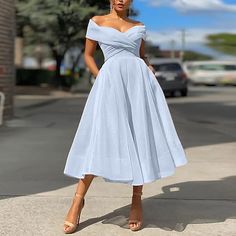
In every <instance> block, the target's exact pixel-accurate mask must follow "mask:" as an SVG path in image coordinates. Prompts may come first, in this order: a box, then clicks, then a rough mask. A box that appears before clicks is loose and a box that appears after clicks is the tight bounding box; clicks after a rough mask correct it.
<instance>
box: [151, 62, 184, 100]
mask: <svg viewBox="0 0 236 236" xmlns="http://www.w3.org/2000/svg"><path fill="white" fill-rule="evenodd" d="M149 62H150V64H151V65H152V66H153V67H154V69H155V71H156V72H155V76H156V78H157V80H158V82H159V84H160V86H161V88H162V90H163V92H164V93H165V94H166V93H170V94H171V96H175V93H176V91H178V92H180V94H181V96H187V93H188V78H187V75H186V73H185V72H184V69H183V67H182V63H181V60H179V59H173V58H166V59H162V58H161V59H159V58H152V59H150V61H149Z"/></svg>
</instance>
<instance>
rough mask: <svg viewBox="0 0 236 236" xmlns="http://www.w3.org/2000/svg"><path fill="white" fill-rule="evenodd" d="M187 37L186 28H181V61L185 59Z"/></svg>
mask: <svg viewBox="0 0 236 236" xmlns="http://www.w3.org/2000/svg"><path fill="white" fill-rule="evenodd" d="M185 37H186V32H185V29H182V30H181V42H182V47H181V52H180V59H181V61H183V59H184V52H185Z"/></svg>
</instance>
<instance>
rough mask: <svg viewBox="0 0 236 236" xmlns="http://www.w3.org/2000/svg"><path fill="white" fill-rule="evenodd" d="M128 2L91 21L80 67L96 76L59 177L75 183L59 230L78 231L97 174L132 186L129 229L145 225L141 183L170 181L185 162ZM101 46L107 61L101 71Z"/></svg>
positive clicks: (117, 0) (121, 0)
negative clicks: (97, 57) (98, 51)
mask: <svg viewBox="0 0 236 236" xmlns="http://www.w3.org/2000/svg"><path fill="white" fill-rule="evenodd" d="M130 4H131V0H112V1H111V12H110V13H109V14H107V15H103V16H94V17H93V18H91V19H90V20H89V23H88V28H87V33H86V43H85V55H84V58H85V63H86V65H87V66H88V68H89V69H90V71H91V72H92V74H93V75H94V76H95V78H96V79H95V82H94V85H93V87H92V89H91V91H90V94H89V96H88V99H87V102H86V104H85V107H84V111H83V114H82V116H81V119H80V123H79V126H78V129H77V132H76V134H75V137H74V140H73V143H72V145H71V148H70V151H69V154H68V157H67V162H66V165H65V170H64V174H65V175H68V176H71V177H75V178H78V179H79V182H78V185H77V189H76V192H75V196H74V198H73V202H72V205H71V208H70V210H69V212H68V214H67V216H66V220H65V222H64V232H65V233H72V232H74V231H75V230H76V227H77V226H78V225H79V218H80V213H81V210H82V208H83V206H84V204H85V200H84V197H85V194H86V192H87V190H88V188H89V186H90V184H91V182H92V180H93V178H94V177H95V176H101V177H103V178H104V180H105V181H108V182H114V183H115V182H116V183H118V182H119V183H127V184H131V185H132V186H133V195H132V204H131V210H130V215H129V228H130V229H131V230H133V231H135V230H139V229H140V228H141V226H142V204H141V195H142V189H143V184H144V183H150V182H153V181H155V180H157V179H160V178H164V177H166V176H170V175H172V174H173V173H174V172H175V168H176V167H177V166H181V165H184V164H186V163H187V160H186V157H185V152H184V150H183V147H182V145H181V143H180V140H179V138H178V135H177V133H176V130H175V127H174V124H173V121H172V118H171V114H170V111H169V109H168V106H167V103H166V100H165V96H164V94H163V91H162V89H161V87H160V85H159V83H158V81H157V80H156V78H155V75H154V73H153V71H152V69H153V68H152V67H151V65H149V63H148V60H147V58H146V57H145V50H144V48H145V47H144V43H145V39H146V27H145V25H144V24H142V23H141V22H137V21H134V20H131V19H129V18H128V17H127V12H128V9H129V8H130ZM97 43H99V45H100V47H101V49H102V51H103V54H104V59H105V62H104V64H103V66H102V67H101V68H100V70H99V69H98V67H97V65H96V63H95V60H94V57H93V56H94V52H95V49H96V46H97Z"/></svg>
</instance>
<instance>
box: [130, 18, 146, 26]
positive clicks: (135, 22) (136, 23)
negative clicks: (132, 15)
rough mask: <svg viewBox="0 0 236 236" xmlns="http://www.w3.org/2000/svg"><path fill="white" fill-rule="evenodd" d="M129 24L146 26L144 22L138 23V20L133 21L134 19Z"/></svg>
mask: <svg viewBox="0 0 236 236" xmlns="http://www.w3.org/2000/svg"><path fill="white" fill-rule="evenodd" d="M129 22H130V23H132V24H134V25H144V23H143V22H141V21H136V20H133V19H129Z"/></svg>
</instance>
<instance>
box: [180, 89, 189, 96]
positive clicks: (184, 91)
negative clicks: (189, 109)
mask: <svg viewBox="0 0 236 236" xmlns="http://www.w3.org/2000/svg"><path fill="white" fill-rule="evenodd" d="M180 93H181V96H182V97H186V96H187V94H188V90H187V89H183V90H180Z"/></svg>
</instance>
